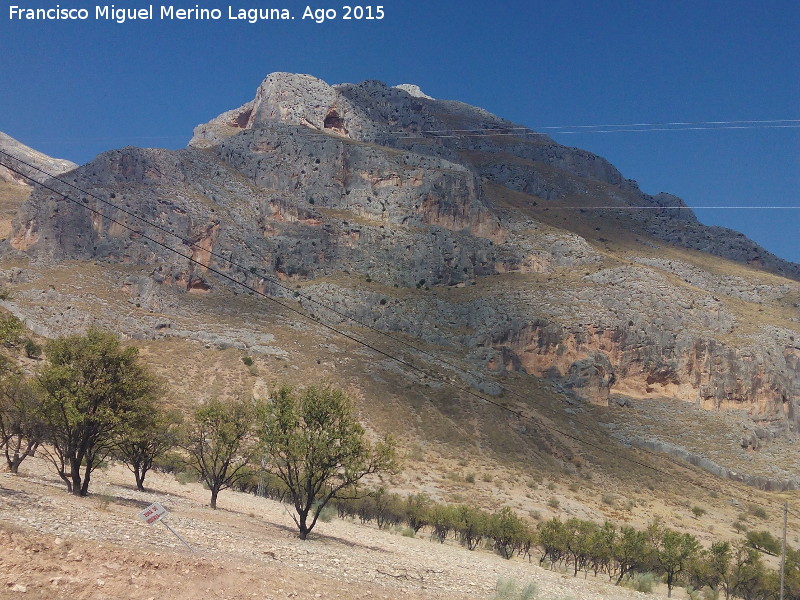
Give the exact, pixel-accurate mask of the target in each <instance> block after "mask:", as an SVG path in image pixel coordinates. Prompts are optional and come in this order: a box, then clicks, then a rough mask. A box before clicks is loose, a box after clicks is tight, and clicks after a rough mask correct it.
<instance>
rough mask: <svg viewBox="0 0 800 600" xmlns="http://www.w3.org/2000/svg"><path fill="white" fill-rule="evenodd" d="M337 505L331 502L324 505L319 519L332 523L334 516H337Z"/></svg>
mask: <svg viewBox="0 0 800 600" xmlns="http://www.w3.org/2000/svg"><path fill="white" fill-rule="evenodd" d="M336 512H337V511H336V507H335V506H333V505H331V504H326V505H325V506H323V507H322V510H321V511H320V513H319V517H318V518H319V520H320V521H322V522H323V523H330V522H331V521H333V518H334V517H335V516H336Z"/></svg>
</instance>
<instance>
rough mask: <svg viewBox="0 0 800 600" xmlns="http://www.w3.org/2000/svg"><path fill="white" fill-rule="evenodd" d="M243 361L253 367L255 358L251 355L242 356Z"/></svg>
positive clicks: (247, 365)
mask: <svg viewBox="0 0 800 600" xmlns="http://www.w3.org/2000/svg"><path fill="white" fill-rule="evenodd" d="M242 362H243V363H244V366H246V367H252V366H253V358H252V357H251V356H243V357H242Z"/></svg>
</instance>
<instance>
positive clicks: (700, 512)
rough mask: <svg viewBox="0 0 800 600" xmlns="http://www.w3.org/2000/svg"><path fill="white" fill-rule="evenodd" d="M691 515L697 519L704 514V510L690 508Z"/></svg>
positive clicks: (694, 507)
mask: <svg viewBox="0 0 800 600" xmlns="http://www.w3.org/2000/svg"><path fill="white" fill-rule="evenodd" d="M692 514H693V515H694V516H695V517H697V518H698V519H699V518H700V517H702V516H703V515H704V514H706V509H705V508H703V507H702V506H693V507H692Z"/></svg>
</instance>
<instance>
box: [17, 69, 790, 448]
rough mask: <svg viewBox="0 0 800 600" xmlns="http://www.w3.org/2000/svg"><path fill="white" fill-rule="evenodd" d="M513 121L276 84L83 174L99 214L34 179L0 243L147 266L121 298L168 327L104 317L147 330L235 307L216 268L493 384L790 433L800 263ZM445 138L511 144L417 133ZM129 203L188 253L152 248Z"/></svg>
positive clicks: (308, 83) (387, 95)
mask: <svg viewBox="0 0 800 600" xmlns="http://www.w3.org/2000/svg"><path fill="white" fill-rule="evenodd" d="M514 127H516V126H515V125H514V124H513V123H510V122H508V121H505V120H503V119H501V118H499V117H495V116H493V115H490V114H489V113H487V112H486V111H483V110H482V109H478V108H475V107H467V106H466V105H462V104H460V103H457V102H452V101H440V100H432V99H430V98H424V97H421V96H417V95H411V94H409V93H407V92H406V91H404V90H403V89H397V88H390V87H388V86H386V85H385V84H382V83H380V82H375V81H368V82H364V83H362V84H355V85H354V84H342V85H339V86H328V85H327V84H325V83H324V82H322V81H320V80H318V79H316V78H313V77H311V76H298V75H291V74H273V75H271V76H268V77H267V78H266V79H265V80H264V82H263V83H262V85H261V86H259V90H258V92H257V93H256V97H255V98H254V100H252V101H251V102H248V103H246V104H244V105H243V106H242V107H240V108H238V109H234V110H233V111H228V112H226V113H223V114H222V115H220V116H219V117H216V118H215V119H212V120H211V121H210V122H209V123H206V124H204V125H200V126H198V127H197V128H196V129H195V135H194V137H193V138H192V141H191V143H190V145H189V147H187V148H185V149H182V150H178V151H166V150H157V149H138V148H124V149H121V150H114V151H110V152H107V153H104V154H102V155H100V156H99V157H97V159H95V160H94V161H92V162H90V163H88V164H86V165H83V166H81V167H79V168H78V169H76V170H75V171H73V172H71V173H70V174H69V175H68V176H67V177H68V180H69V182H70V183H71V184H73V185H76V186H77V187H79V188H80V189H83V190H85V191H86V192H88V194H86V195H85V196H84V197H83V201H84V202H85V204H87V205H88V206H90V207H91V208H92V209H94V210H95V211H97V213H96V214H94V216H91V217H90V216H89V215H88V214H87V211H86V209H85V208H82V207H79V206H77V205H75V204H72V203H69V202H65V201H64V200H63V199H61V198H60V197H59V195H58V194H53V193H49V192H47V191H46V190H37V191H36V192H34V194H33V195H32V197H31V199H30V200H29V201H28V202H27V203H26V204H25V205H24V206H23V207H22V209H21V210H20V211H19V214H18V216H17V218H16V220H15V223H14V231H13V232H12V235H11V237H10V239H9V242H8V244H7V247H6V250H5V251H6V254H7V256H8V257H15V258H16V259H24V260H28V261H30V263H29V264H30V265H31V267H32V268H39V267H42V268H44V267H52V266H55V265H58V264H61V263H64V261H79V262H81V261H83V262H86V261H94V262H99V263H100V264H103V265H108V267H109V268H112V267H113V268H114V269H133V268H136V269H139V270H138V271H137V274H136V275H131V274H127V275H124V276H122V275H119V276H118V277H119V279H118V282H117V284H116V285H117V286H118V290H122V291H121V292H119V291H118V292H117V293H123V294H124V295H125V297H126V298H129V300H128V302H130V303H132V304H135V305H136V306H137V307H139V306H142V307H146V308H148V309H149V310H151V311H156V312H157V313H158V314H159V315H160V317H158V318H155V319H147V320H143V321H142V322H141V323H135V322H133V321H132V320H131V319H128V318H119V319H117V320H116V321H114V319H111V321H112V322H115V323H116V325H117V326H119V327H122V328H123V329H124V330H125V333H127V334H128V335H132V336H135V337H144V338H159V337H163V336H165V335H170V334H171V330H172V331H175V330H177V329H178V327H177V325H176V326H175V329H172V326H171V325H170V322H171V321H172V320H174V319H175V315H178V314H179V312H178V311H179V309H178V308H176V306H177V305H176V302H179V301H180V300H179V299H180V296H181V294H186V293H189V294H193V295H195V296H200V297H204V298H207V299H208V302H211V303H214V302H222V301H223V300H222V298H223V297H225V294H226V293H227V292H226V291H225V290H226V288H228V286H229V282H226V281H224V280H222V279H221V278H219V277H218V276H216V275H215V274H214V273H213V272H211V271H209V269H208V268H207V266H211V267H213V268H214V269H215V270H218V271H221V272H222V273H225V274H226V275H229V276H231V277H234V278H236V279H238V280H240V281H242V282H244V283H246V284H247V285H248V286H250V287H251V288H253V289H255V290H257V291H259V292H261V293H265V294H268V295H271V296H275V297H279V298H287V299H293V298H294V297H295V296H296V297H298V298H299V299H300V301H301V302H303V309H304V310H306V311H308V312H310V313H311V315H312V316H313V317H315V318H318V319H320V320H323V321H325V322H331V323H337V322H339V320H340V318H341V317H340V316H336V315H332V314H331V313H330V312H327V311H326V309H325V308H324V307H325V306H332V307H335V308H336V310H337V311H339V312H341V313H343V314H346V315H348V316H351V317H353V318H355V319H357V320H358V321H359V322H362V323H366V324H369V325H370V326H372V327H374V328H376V329H379V330H382V331H385V332H390V333H393V334H402V335H407V336H410V338H411V339H417V340H420V341H421V342H422V343H424V344H426V345H429V346H430V347H433V348H439V349H441V351H443V352H445V351H446V352H448V353H455V354H457V355H459V356H461V357H463V360H465V361H466V362H467V363H468V364H469V365H471V368H475V369H478V370H479V371H480V372H482V373H484V374H485V375H486V376H488V377H489V379H490V380H491V379H492V378H493V377H500V378H501V379H502V377H504V376H507V375H508V374H511V373H517V374H521V375H522V376H524V377H530V378H531V380H532V381H533V380H534V378H537V377H538V378H545V379H550V380H551V381H553V382H555V384H556V385H557V386H558V389H559V390H560V392H561V393H562V394H563V395H564V396H565V397H567V398H576V399H583V400H584V401H589V402H592V403H596V404H601V405H603V406H608V404H609V402H610V399H611V398H612V396H613V395H615V394H623V395H627V396H630V397H632V398H637V397H640V398H655V397H659V396H666V397H674V398H679V399H681V400H683V401H685V402H688V403H690V404H694V405H697V406H699V407H703V408H705V409H707V410H710V411H731V410H732V411H744V412H746V413H748V414H749V416H750V418H752V419H755V420H757V421H758V422H759V423H763V424H764V426H765V427H767V428H768V429H770V431H773V432H777V433H779V434H781V435H784V434H787V433H788V432H791V431H794V430H796V429H797V427H798V424H799V423H798V420H799V419H800V412H798V407H797V398H798V391H800V347H799V346H798V343H797V342H796V341H795V340H797V339H800V338H798V335H800V328H799V327H798V323H800V314H799V313H798V310H797V309H798V306H800V286H799V285H798V283H797V281H796V279H797V275H796V273H797V272H798V269H799V268H800V266H798V265H794V264H793V263H788V262H787V261H781V259H778V258H777V257H774V256H772V255H769V253H766V251H764V250H763V249H761V248H759V247H757V246H756V245H755V244H754V243H753V242H750V241H749V240H746V238H744V239H742V238H743V236H741V237H739V236H736V237H733V238H731V239H719V235H718V234H719V233H720V230H719V229H714V228H707V227H705V226H703V225H701V224H700V223H699V222H697V220H696V218H694V215H693V213H692V212H691V211H690V210H689V209H687V208H686V207H685V204H683V202H682V201H681V200H680V199H678V198H676V197H674V196H670V195H668V194H659V195H656V196H648V195H646V194H643V193H642V192H641V191H640V190H639V188H638V186H636V184H635V182H632V181H631V180H627V179H625V178H624V177H623V176H622V175H621V174H620V173H619V171H618V170H616V169H615V168H614V167H613V166H612V165H610V163H608V162H607V161H605V160H604V159H601V158H600V157H596V156H595V155H592V154H591V153H588V152H585V151H580V150H574V149H570V148H566V147H564V146H560V145H558V144H556V143H555V142H553V141H552V140H549V139H548V138H546V137H544V136H538V135H530V136H527V134H526V135H522V136H520V135H511V132H513V131H517V130H516V129H512V128H514ZM445 128H447V130H449V131H451V132H452V131H453V130H470V131H475V130H480V131H485V130H487V129H494V130H497V132H498V135H497V136H494V137H492V136H485V135H481V136H480V137H474V138H471V137H458V136H451V137H439V136H434V137H431V134H425V133H424V132H426V131H442V130H444V129H445ZM397 131H403V132H407V133H403V135H402V136H400V135H395V134H394V133H393V132H397ZM643 203H644V204H643ZM631 206H650V207H652V209H651V210H647V211H644V210H637V211H630V210H627V209H628V208H630V207H631ZM592 207H602V208H598V209H597V210H592ZM607 207H614V208H611V209H609V208H607ZM122 209H124V211H123V210H122ZM131 214H141V215H142V216H143V217H144V218H145V219H147V221H149V222H151V223H155V224H157V225H158V229H157V230H154V229H152V228H149V229H147V231H148V235H150V236H155V239H157V240H159V241H162V242H164V243H167V244H169V245H172V246H175V247H176V249H177V250H179V251H180V252H181V253H182V254H184V255H185V256H186V257H191V258H192V260H193V261H196V262H190V261H188V260H186V258H183V259H182V258H180V257H176V255H175V254H173V253H172V252H169V251H166V250H165V249H164V248H163V247H161V246H158V245H156V244H154V243H152V242H147V241H146V240H143V239H142V238H141V235H140V233H138V232H139V231H140V230H142V229H143V227H145V225H143V223H142V222H141V221H139V220H137V219H136V218H134V217H132V216H131ZM112 219H113V220H112ZM115 221H116V222H117V223H115ZM119 223H123V224H126V225H127V226H129V227H131V228H132V229H133V230H134V231H133V232H131V231H130V230H127V229H126V228H125V227H123V226H121V225H120V224H119ZM170 232H174V234H175V235H174V236H173V235H172V233H170ZM739 235H741V234H739ZM678 242H680V243H678ZM708 249H710V250H714V251H715V253H716V254H718V255H719V254H721V255H723V258H722V259H720V258H714V257H713V254H714V253H707V252H700V250H708ZM725 255H732V256H728V257H727V258H731V257H738V258H739V259H740V263H741V264H738V263H735V262H728V261H727V260H725V259H724V258H725ZM756 259H757V260H756ZM142 269H144V270H143V271H142ZM769 271H773V273H772V274H771V273H769ZM787 277H793V278H794V280H793V279H791V278H787ZM293 289H296V290H300V291H297V292H294V293H293V292H292V290H293ZM34 297H35V296H31V298H34ZM176 298H177V299H178V300H176ZM307 298H314V299H319V300H321V301H322V302H321V304H320V303H314V302H304V299H307ZM24 312H25V311H24ZM25 316H26V317H27V318H30V319H32V320H39V321H42V322H43V321H45V320H46V319H47V317H45V316H44V315H42V313H41V312H38V313H37V312H35V311H34V312H31V311H26V312H25ZM72 318H73V317H70V316H68V315H67V316H66V317H65V316H63V315H62V317H61V321H56V322H60V323H62V324H68V323H73V322H72V321H70V319H72ZM75 323H77V322H75ZM252 327H255V325H254V326H252ZM220 335H222V336H223V339H228V340H234V339H235V338H234V337H232V336H230V335H228V336H227V337H225V334H224V333H223V334H220ZM248 335H249V334H248ZM225 343H233V342H232V341H231V342H228V341H226V342H225ZM236 343H240V342H239V341H236ZM242 347H243V348H247V347H248V346H247V343H246V342H245V343H244V345H243V346H242ZM437 351H438V350H437ZM479 385H484V384H479ZM484 387H485V390H486V391H488V392H490V393H494V394H500V393H502V392H501V390H502V388H500V389H497V388H496V387H493V385H490V384H488V383H487V384H485V385H484Z"/></svg>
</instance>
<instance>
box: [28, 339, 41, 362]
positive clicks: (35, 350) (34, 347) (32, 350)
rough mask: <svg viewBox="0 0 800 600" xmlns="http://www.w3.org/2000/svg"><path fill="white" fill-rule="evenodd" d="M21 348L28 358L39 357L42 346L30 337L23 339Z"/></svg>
mask: <svg viewBox="0 0 800 600" xmlns="http://www.w3.org/2000/svg"><path fill="white" fill-rule="evenodd" d="M23 349H24V350H25V356H27V357H28V358H40V357H41V356H42V347H41V346H40V345H39V344H37V343H36V342H34V341H33V340H32V339H30V338H27V339H26V340H25V345H24V346H23Z"/></svg>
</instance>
